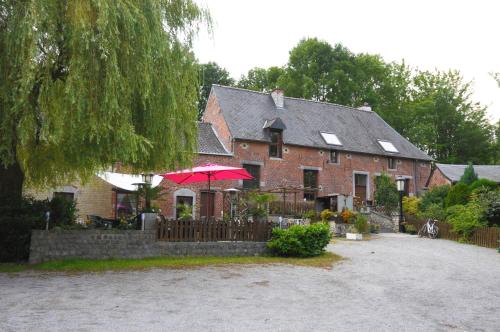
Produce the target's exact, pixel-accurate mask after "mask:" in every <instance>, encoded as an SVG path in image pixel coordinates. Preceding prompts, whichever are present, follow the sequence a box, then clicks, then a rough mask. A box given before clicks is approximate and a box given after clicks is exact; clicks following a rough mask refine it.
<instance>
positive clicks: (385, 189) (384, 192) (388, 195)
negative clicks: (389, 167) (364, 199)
mask: <svg viewBox="0 0 500 332" xmlns="http://www.w3.org/2000/svg"><path fill="white" fill-rule="evenodd" d="M374 198H375V202H376V203H377V205H382V206H385V207H386V208H388V209H392V210H394V209H396V208H397V207H398V205H399V194H398V190H397V188H396V183H395V182H394V180H393V179H392V178H391V177H390V176H389V175H387V174H386V173H382V175H380V176H377V177H375V194H374Z"/></svg>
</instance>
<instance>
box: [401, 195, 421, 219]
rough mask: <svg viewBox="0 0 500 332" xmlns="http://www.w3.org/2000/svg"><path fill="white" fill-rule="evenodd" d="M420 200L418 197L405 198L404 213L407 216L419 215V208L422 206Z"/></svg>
mask: <svg viewBox="0 0 500 332" xmlns="http://www.w3.org/2000/svg"><path fill="white" fill-rule="evenodd" d="M420 201H421V200H420V198H418V197H416V196H412V197H409V196H404V197H403V212H404V214H405V215H410V216H416V215H417V213H418V206H419V205H420Z"/></svg>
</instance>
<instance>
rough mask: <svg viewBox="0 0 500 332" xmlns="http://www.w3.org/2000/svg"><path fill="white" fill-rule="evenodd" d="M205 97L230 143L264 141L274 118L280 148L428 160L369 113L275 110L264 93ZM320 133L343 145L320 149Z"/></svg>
mask: <svg viewBox="0 0 500 332" xmlns="http://www.w3.org/2000/svg"><path fill="white" fill-rule="evenodd" d="M211 93H213V94H215V97H216V98H217V102H218V103H219V105H220V108H221V110H222V114H223V116H224V118H225V120H226V122H227V124H228V126H229V130H230V132H231V134H232V136H233V138H236V139H245V140H255V141H269V137H268V131H267V130H264V129H263V126H264V124H265V122H266V120H267V121H269V120H272V119H276V118H279V119H280V120H281V121H282V122H283V124H284V125H285V126H286V129H285V130H284V131H283V141H284V143H285V144H291V145H300V146H310V147H316V148H324V149H332V148H334V149H336V150H344V151H351V152H360V153H369V154H375V155H387V156H397V157H401V158H410V159H418V160H432V158H431V157H429V156H428V155H427V154H426V153H424V152H422V151H421V150H419V149H418V148H417V147H416V146H414V145H413V144H412V143H410V142H409V141H408V140H407V139H405V138H404V137H403V136H401V135H400V134H399V133H397V132H396V130H394V129H393V128H392V127H390V126H389V125H388V124H387V123H386V122H385V121H384V120H383V119H382V118H381V117H380V116H379V115H378V114H377V113H375V112H372V111H364V110H359V109H356V108H352V107H347V106H341V105H336V104H330V103H322V102H315V101H310V100H304V99H297V98H290V97H285V98H284V108H282V109H279V108H276V107H275V104H274V102H273V99H272V97H271V95H270V94H268V93H261V92H256V91H250V90H244V89H239V88H233V87H226V86H220V85H213V86H212V91H211ZM320 132H327V133H333V134H335V135H337V137H338V138H339V140H340V141H341V142H342V143H343V145H342V146H335V147H333V146H331V145H328V144H326V142H325V141H324V140H323V138H322V137H321V134H320ZM378 140H386V141H390V142H392V143H393V144H394V146H395V147H396V148H397V149H398V151H399V152H398V153H389V152H386V151H385V150H384V149H383V148H382V147H381V146H380V144H379V143H378Z"/></svg>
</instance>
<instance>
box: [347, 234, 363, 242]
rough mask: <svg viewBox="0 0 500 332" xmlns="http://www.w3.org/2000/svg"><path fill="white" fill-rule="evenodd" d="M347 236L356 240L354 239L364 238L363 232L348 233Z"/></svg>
mask: <svg viewBox="0 0 500 332" xmlns="http://www.w3.org/2000/svg"><path fill="white" fill-rule="evenodd" d="M345 237H346V239H348V240H354V241H361V240H363V234H359V233H346V234H345Z"/></svg>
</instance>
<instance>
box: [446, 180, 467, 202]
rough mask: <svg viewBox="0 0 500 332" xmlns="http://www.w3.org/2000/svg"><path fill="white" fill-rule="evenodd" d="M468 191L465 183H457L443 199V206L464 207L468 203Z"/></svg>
mask: <svg viewBox="0 0 500 332" xmlns="http://www.w3.org/2000/svg"><path fill="white" fill-rule="evenodd" d="M469 196H470V189H469V186H468V185H466V184H465V183H462V182H458V183H457V184H455V185H453V186H452V187H451V189H450V191H449V192H448V195H446V198H445V199H444V206H445V207H450V206H453V205H465V204H467V202H468V201H469Z"/></svg>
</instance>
